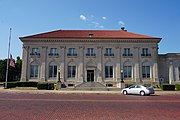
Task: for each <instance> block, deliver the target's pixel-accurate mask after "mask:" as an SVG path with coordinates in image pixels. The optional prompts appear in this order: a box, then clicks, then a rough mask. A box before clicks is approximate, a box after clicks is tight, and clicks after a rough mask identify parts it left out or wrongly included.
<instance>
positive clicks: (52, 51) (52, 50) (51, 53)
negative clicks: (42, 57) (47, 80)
mask: <svg viewBox="0 0 180 120" xmlns="http://www.w3.org/2000/svg"><path fill="white" fill-rule="evenodd" d="M49 55H58V52H57V48H51V49H50V54H49Z"/></svg>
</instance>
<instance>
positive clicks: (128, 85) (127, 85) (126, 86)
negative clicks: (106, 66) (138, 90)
mask: <svg viewBox="0 0 180 120" xmlns="http://www.w3.org/2000/svg"><path fill="white" fill-rule="evenodd" d="M132 85H133V84H125V88H128V87H130V86H132Z"/></svg>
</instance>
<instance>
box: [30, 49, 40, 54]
mask: <svg viewBox="0 0 180 120" xmlns="http://www.w3.org/2000/svg"><path fill="white" fill-rule="evenodd" d="M31 55H40V51H39V48H32V53H31Z"/></svg>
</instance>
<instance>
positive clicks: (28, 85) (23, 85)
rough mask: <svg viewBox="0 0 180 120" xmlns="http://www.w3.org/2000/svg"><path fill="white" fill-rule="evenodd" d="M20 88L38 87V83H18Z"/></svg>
mask: <svg viewBox="0 0 180 120" xmlns="http://www.w3.org/2000/svg"><path fill="white" fill-rule="evenodd" d="M17 86H18V87H37V82H17Z"/></svg>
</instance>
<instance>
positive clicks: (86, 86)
mask: <svg viewBox="0 0 180 120" xmlns="http://www.w3.org/2000/svg"><path fill="white" fill-rule="evenodd" d="M74 90H100V91H101V90H102V91H104V90H105V91H108V88H107V87H106V86H105V85H103V84H101V83H99V82H83V83H81V84H79V85H77V86H76V87H75V88H74Z"/></svg>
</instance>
